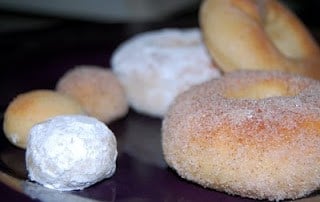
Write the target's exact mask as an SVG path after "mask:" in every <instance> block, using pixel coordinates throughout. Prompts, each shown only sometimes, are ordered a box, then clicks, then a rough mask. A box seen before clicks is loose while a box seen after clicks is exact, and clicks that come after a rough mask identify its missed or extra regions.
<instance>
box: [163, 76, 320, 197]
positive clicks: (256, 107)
mask: <svg viewBox="0 0 320 202" xmlns="http://www.w3.org/2000/svg"><path fill="white" fill-rule="evenodd" d="M319 145H320V83H319V82H318V81H316V80H313V79H310V78H307V77H302V76H297V75H292V74H288V73H279V72H255V71H249V72H236V73H228V74H226V75H225V76H223V77H221V78H220V79H214V80H211V81H208V82H205V83H203V84H200V85H197V86H194V87H192V88H191V89H190V90H188V91H186V92H184V93H182V94H181V95H179V96H178V97H177V98H176V100H175V101H174V103H173V105H172V106H171V107H170V108H169V110H168V113H167V115H166V116H165V118H164V120H163V126H162V147H163V152H164V157H165V160H166V162H167V163H168V165H169V166H170V167H172V168H173V169H174V170H176V171H177V173H178V174H179V175H180V176H181V177H182V178H185V179H187V180H190V181H193V182H196V183H198V184H200V185H202V186H204V187H208V188H212V189H216V190H219V191H224V192H227V193H229V194H232V195H240V196H243V197H250V198H254V199H268V200H282V199H296V198H300V197H303V196H306V195H308V194H310V193H311V192H313V191H315V190H317V189H318V188H319V187H320V177H319V176H320V169H319V167H320V147H319Z"/></svg>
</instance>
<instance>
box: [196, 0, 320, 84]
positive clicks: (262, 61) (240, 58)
mask: <svg viewBox="0 0 320 202" xmlns="http://www.w3.org/2000/svg"><path fill="white" fill-rule="evenodd" d="M199 18H200V26H201V29H202V32H203V36H204V41H205V44H206V46H207V48H208V50H209V52H210V54H211V56H212V58H213V59H214V60H215V61H216V62H217V64H218V65H219V66H220V68H221V69H222V70H223V71H225V72H230V71H234V70H239V69H246V70H277V71H286V72H292V73H297V74H302V75H305V76H309V77H312V78H316V79H320V50H319V47H318V45H317V43H316V42H315V40H314V39H313V37H312V36H311V34H310V33H309V32H308V30H307V29H306V28H305V26H304V25H303V24H302V22H301V21H300V20H299V19H298V18H297V17H296V16H295V15H294V14H293V13H292V12H291V11H290V10H289V9H287V8H286V7H285V6H283V5H282V4H280V3H279V2H278V1H276V0H241V1H239V0H205V1H203V3H202V5H201V8H200V12H199Z"/></svg>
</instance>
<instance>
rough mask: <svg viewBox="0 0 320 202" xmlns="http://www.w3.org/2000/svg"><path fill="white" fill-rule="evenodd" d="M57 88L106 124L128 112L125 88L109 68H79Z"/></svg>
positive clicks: (70, 73)
mask: <svg viewBox="0 0 320 202" xmlns="http://www.w3.org/2000/svg"><path fill="white" fill-rule="evenodd" d="M56 89H57V91H59V92H61V93H64V94H67V95H70V96H71V97H73V98H74V99H76V100H77V101H78V102H80V103H81V105H82V106H83V108H84V109H85V110H86V112H87V113H88V115H90V116H93V117H96V118H97V119H99V120H100V121H103V122H105V123H109V122H112V121H114V120H117V119H119V118H122V117H123V116H125V115H126V114H127V113H128V109H129V106H128V102H127V97H126V94H125V91H124V88H123V87H122V84H121V83H120V81H119V80H118V78H117V77H116V76H115V75H114V74H113V72H112V71H111V70H110V69H107V68H103V67H100V66H94V65H81V66H76V67H74V68H73V69H71V70H69V71H67V72H66V73H65V74H64V75H63V76H62V77H61V78H60V79H59V81H58V82H57V86H56Z"/></svg>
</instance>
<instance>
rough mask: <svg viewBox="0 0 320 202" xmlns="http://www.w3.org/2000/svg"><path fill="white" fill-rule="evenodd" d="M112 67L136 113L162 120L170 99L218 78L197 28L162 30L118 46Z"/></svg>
mask: <svg viewBox="0 0 320 202" xmlns="http://www.w3.org/2000/svg"><path fill="white" fill-rule="evenodd" d="M111 66H112V70H113V71H114V73H115V74H116V75H117V76H118V78H119V79H120V81H121V82H122V84H123V86H124V87H125V90H126V93H127V96H128V100H129V104H130V105H131V106H132V107H133V108H134V109H135V110H136V111H138V112H141V113H145V114H148V115H152V116H157V117H162V116H163V115H164V114H165V112H166V111H167V108H168V106H169V105H170V104H171V102H172V101H173V99H174V98H175V97H176V96H177V95H178V94H179V93H181V92H183V91H185V90H186V89H188V88H189V87H190V86H192V85H194V84H199V83H202V82H204V81H207V80H209V79H212V78H216V77H219V76H220V72H219V70H218V69H217V68H215V67H214V66H213V64H212V62H211V59H210V56H209V55H208V53H207V52H206V48H205V46H204V44H203V42H202V39H201V34H200V31H199V29H198V28H189V29H173V28H172V29H162V30H155V31H149V32H146V33H141V34H138V35H136V36H134V37H132V38H130V39H129V40H127V41H125V42H124V43H123V44H121V45H120V46H119V47H118V48H117V49H116V51H115V52H114V54H113V56H112V58H111Z"/></svg>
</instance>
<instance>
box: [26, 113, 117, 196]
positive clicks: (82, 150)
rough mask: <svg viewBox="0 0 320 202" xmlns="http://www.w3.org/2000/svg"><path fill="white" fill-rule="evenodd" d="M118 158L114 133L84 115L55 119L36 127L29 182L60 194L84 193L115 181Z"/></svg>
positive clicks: (29, 148)
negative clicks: (90, 187) (94, 186)
mask: <svg viewBox="0 0 320 202" xmlns="http://www.w3.org/2000/svg"><path fill="white" fill-rule="evenodd" d="M116 158H117V142H116V138H115V136H114V134H113V132H112V131H111V130H110V129H109V128H108V127H107V126H106V125H105V124H104V123H103V122H101V121H99V120H98V119H96V118H93V117H89V116H84V115H61V116H55V117H53V118H51V119H48V120H46V121H44V122H41V123H38V124H36V125H34V126H33V127H32V128H31V130H30V135H29V139H28V143H27V148H26V168H27V171H28V177H29V179H30V180H31V181H35V182H38V183H39V184H41V185H43V186H44V187H47V188H51V189H55V190H60V191H71V190H81V189H84V188H86V187H89V186H91V185H93V184H95V183H96V182H99V181H101V180H103V179H105V178H109V177H111V176H112V175H113V174H114V172H115V170H116Z"/></svg>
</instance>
